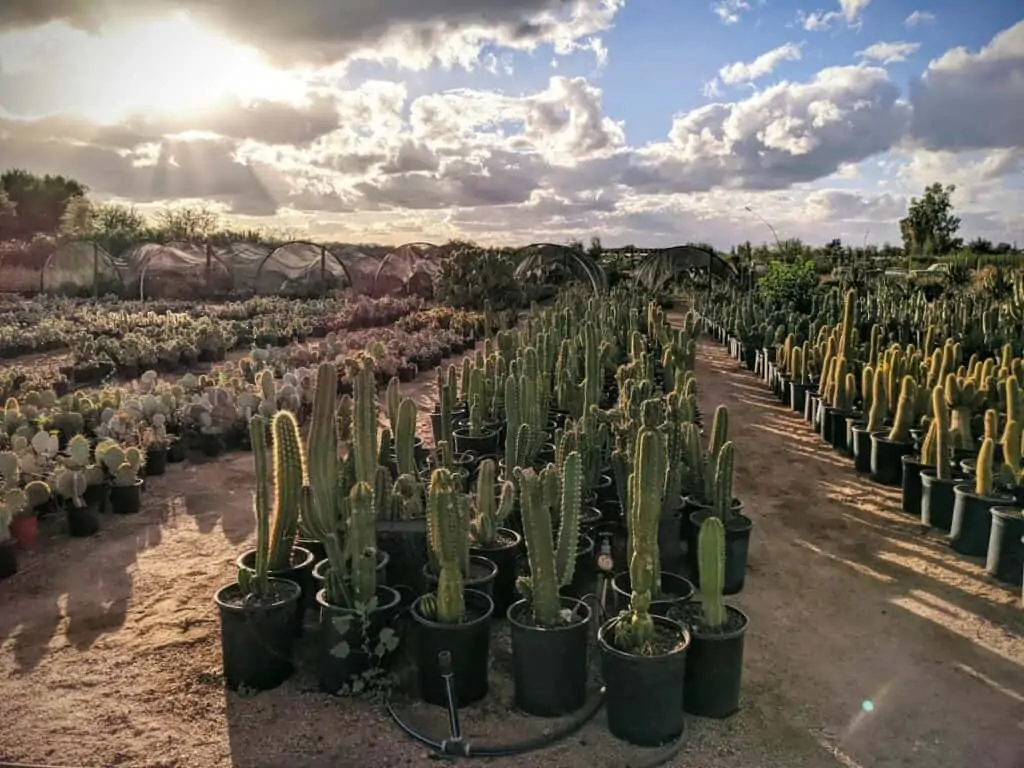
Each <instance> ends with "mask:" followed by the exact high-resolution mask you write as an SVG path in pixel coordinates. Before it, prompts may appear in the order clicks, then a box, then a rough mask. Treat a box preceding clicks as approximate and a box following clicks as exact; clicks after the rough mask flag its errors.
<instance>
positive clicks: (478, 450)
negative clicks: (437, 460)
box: [452, 368, 499, 456]
mask: <svg viewBox="0 0 1024 768" xmlns="http://www.w3.org/2000/svg"><path fill="white" fill-rule="evenodd" d="M484 389H485V388H484V372H483V371H482V370H481V369H479V368H474V369H473V370H472V372H471V373H470V376H469V391H468V392H466V393H464V395H463V396H464V397H465V399H466V402H467V405H468V408H469V412H468V415H469V419H468V421H467V423H466V425H465V426H459V427H457V428H455V429H453V430H452V437H453V439H454V440H455V451H456V452H457V453H473V454H476V455H477V456H492V455H494V454H496V453H497V452H498V437H499V432H498V430H497V429H495V428H494V426H493V425H492V424H488V423H486V421H485V419H486V416H487V403H486V400H485V396H486V393H485V391H484Z"/></svg>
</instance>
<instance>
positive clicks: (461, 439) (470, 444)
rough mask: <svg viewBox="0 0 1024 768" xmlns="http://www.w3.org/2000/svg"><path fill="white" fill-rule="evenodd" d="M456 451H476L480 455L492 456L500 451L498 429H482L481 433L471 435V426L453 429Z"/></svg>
mask: <svg viewBox="0 0 1024 768" xmlns="http://www.w3.org/2000/svg"><path fill="white" fill-rule="evenodd" d="M452 438H453V440H454V441H455V452H456V453H474V454H476V455H478V456H491V455H494V454H496V453H497V452H498V431H497V430H486V429H484V430H481V431H480V434H479V435H475V436H474V435H471V434H470V433H469V428H468V427H466V428H464V429H455V430H453V431H452Z"/></svg>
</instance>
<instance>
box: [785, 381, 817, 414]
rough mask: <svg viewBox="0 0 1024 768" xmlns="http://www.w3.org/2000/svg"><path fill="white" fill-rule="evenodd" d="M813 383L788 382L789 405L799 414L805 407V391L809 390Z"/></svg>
mask: <svg viewBox="0 0 1024 768" xmlns="http://www.w3.org/2000/svg"><path fill="white" fill-rule="evenodd" d="M812 386H814V385H813V384H800V383H799V382H796V381H790V382H789V402H790V404H791V405H790V407H791V408H792V409H793V410H794V411H795V412H796V413H799V414H801V415H802V414H803V412H804V409H805V408H806V407H807V393H808V391H810V389H811V387H812Z"/></svg>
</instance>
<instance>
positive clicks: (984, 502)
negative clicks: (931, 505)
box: [949, 483, 1013, 557]
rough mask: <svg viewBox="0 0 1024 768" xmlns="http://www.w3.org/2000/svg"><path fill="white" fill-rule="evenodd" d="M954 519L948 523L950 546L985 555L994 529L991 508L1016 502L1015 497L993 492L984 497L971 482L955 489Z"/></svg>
mask: <svg viewBox="0 0 1024 768" xmlns="http://www.w3.org/2000/svg"><path fill="white" fill-rule="evenodd" d="M953 496H954V501H953V521H952V523H950V526H949V545H950V546H951V547H952V548H953V551H954V552H956V553H957V554H960V555H966V556H967V557H985V556H986V555H987V554H988V539H989V534H990V533H991V531H992V513H991V511H990V510H991V509H992V507H997V506H1007V505H1010V504H1012V503H1013V497H1012V496H1004V495H1000V494H995V493H993V494H992V495H991V496H981V495H979V494H977V493H975V492H974V486H973V485H970V484H966V483H965V484H962V485H958V486H956V487H955V488H954V489H953Z"/></svg>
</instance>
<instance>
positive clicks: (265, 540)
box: [238, 415, 270, 597]
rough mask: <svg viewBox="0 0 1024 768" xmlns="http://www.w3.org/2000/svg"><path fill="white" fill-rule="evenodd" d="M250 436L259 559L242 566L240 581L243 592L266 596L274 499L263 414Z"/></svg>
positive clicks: (254, 420)
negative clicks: (251, 565) (271, 497)
mask: <svg viewBox="0 0 1024 768" xmlns="http://www.w3.org/2000/svg"><path fill="white" fill-rule="evenodd" d="M249 439H250V441H251V442H252V452H253V464H254V466H255V471H256V489H255V491H254V493H253V513H254V515H255V518H256V562H255V564H254V566H255V567H254V568H253V570H250V569H248V568H240V569H239V571H238V584H239V586H240V587H241V589H242V593H243V594H246V595H256V596H259V597H262V596H264V595H266V594H267V592H268V586H269V570H270V567H269V552H270V502H269V500H268V499H267V476H268V474H269V471H268V469H267V428H266V420H265V419H264V418H263V417H262V416H258V415H257V416H253V417H252V418H251V419H250V420H249Z"/></svg>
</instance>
